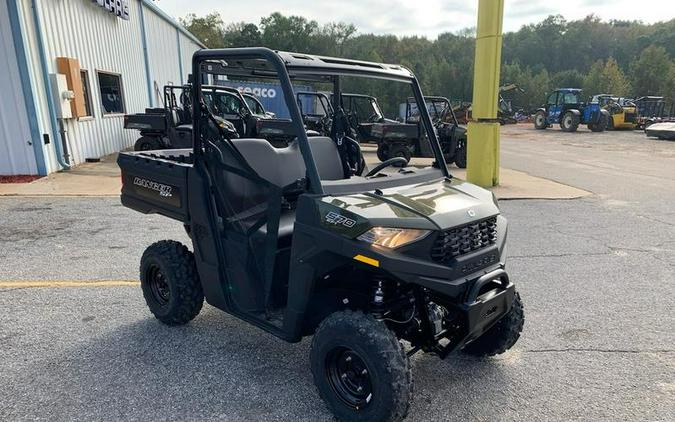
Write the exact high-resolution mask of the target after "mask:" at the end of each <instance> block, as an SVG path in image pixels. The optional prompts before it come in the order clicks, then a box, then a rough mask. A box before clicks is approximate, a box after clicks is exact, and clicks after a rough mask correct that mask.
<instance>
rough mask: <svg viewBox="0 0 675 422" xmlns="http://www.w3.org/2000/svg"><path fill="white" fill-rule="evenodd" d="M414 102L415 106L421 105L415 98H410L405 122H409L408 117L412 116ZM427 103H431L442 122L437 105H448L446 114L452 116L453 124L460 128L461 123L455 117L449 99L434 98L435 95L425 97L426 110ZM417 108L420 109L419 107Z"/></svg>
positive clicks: (407, 103)
mask: <svg viewBox="0 0 675 422" xmlns="http://www.w3.org/2000/svg"><path fill="white" fill-rule="evenodd" d="M413 102H414V103H415V104H419V103H417V101H415V98H414V97H408V99H407V100H406V107H405V109H406V111H405V114H406V119H405V120H406V121H408V117H409V116H411V115H412V103H413ZM427 102H430V103H432V104H433V105H434V110H435V111H436V115H437V116H439V117H440V118H441V120H442V119H443V116H442V115H441V114H439V113H438V110H437V109H436V105H435V103H446V104H447V105H448V107H447V108H446V113H448V114H450V116H452V123H453V124H454V125H455V126H459V122H458V121H457V116H456V115H455V110H453V109H452V103H451V102H450V100H449V99H447V98H446V97H439V96H434V95H429V96H425V97H424V104H425V107H424V108H426V103H427ZM417 107H418V109H419V105H418V106H417ZM427 111H428V110H427Z"/></svg>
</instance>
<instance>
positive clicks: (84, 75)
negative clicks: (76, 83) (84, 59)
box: [80, 70, 94, 117]
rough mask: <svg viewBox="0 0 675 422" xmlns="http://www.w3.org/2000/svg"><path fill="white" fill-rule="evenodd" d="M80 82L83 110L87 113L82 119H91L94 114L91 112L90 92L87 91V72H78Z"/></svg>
mask: <svg viewBox="0 0 675 422" xmlns="http://www.w3.org/2000/svg"><path fill="white" fill-rule="evenodd" d="M80 80H81V81H82V94H83V97H84V110H85V112H86V113H87V114H86V115H85V116H82V117H91V116H93V115H94V114H93V113H92V112H91V92H90V91H89V72H88V71H86V70H80Z"/></svg>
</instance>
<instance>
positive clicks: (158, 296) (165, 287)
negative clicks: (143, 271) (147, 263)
mask: <svg viewBox="0 0 675 422" xmlns="http://www.w3.org/2000/svg"><path fill="white" fill-rule="evenodd" d="M146 280H147V281H148V284H149V285H150V291H151V292H152V297H153V298H154V299H155V301H156V302H157V303H159V304H160V305H162V306H165V305H166V304H168V303H169V299H171V289H170V288H169V283H167V282H166V278H165V277H164V274H162V271H161V270H160V269H159V267H158V266H156V265H153V266H151V267H150V268H149V269H148V272H147V277H146Z"/></svg>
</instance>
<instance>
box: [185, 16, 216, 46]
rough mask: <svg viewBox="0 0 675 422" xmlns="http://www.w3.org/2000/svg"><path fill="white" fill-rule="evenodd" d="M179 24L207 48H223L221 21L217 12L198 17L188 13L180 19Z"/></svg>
mask: <svg viewBox="0 0 675 422" xmlns="http://www.w3.org/2000/svg"><path fill="white" fill-rule="evenodd" d="M179 20H180V23H181V25H183V26H184V27H185V29H187V30H188V31H190V32H191V33H192V34H193V35H194V36H195V37H197V38H198V39H199V40H201V42H203V43H204V44H205V45H206V46H207V47H208V48H222V47H225V40H224V34H225V31H224V29H223V19H222V17H221V16H220V14H219V13H218V12H213V13H209V14H208V15H206V16H203V17H198V16H197V15H195V14H194V13H190V14H188V15H187V16H185V17H184V18H180V19H179Z"/></svg>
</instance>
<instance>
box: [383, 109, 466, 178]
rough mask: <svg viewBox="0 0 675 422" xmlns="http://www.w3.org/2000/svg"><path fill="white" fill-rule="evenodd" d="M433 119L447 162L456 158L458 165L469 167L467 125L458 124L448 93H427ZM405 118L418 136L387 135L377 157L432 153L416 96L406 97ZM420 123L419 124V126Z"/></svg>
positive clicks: (384, 159)
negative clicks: (439, 94)
mask: <svg viewBox="0 0 675 422" xmlns="http://www.w3.org/2000/svg"><path fill="white" fill-rule="evenodd" d="M424 101H425V104H426V107H427V111H428V112H429V114H430V117H431V122H432V123H433V125H434V129H435V130H436V135H437V136H438V142H439V143H440V145H441V150H442V151H443V156H444V157H445V162H446V163H447V164H452V163H453V162H454V163H455V164H456V165H457V167H459V168H466V128H464V127H462V126H460V125H459V122H457V117H456V116H455V113H454V111H453V110H452V106H451V105H450V101H449V100H448V99H447V98H445V97H424ZM405 122H406V123H407V124H408V125H415V127H416V128H417V134H416V136H414V137H412V138H411V139H384V140H383V141H382V142H380V143H379V144H378V146H377V158H379V160H380V161H386V160H388V159H389V158H391V157H403V158H405V159H406V160H407V161H410V158H411V157H433V151H432V150H431V148H430V147H429V142H428V141H427V140H426V139H425V138H424V136H423V135H424V128H423V127H422V126H421V125H422V121H421V119H420V110H419V107H418V106H417V102H416V101H415V98H414V97H409V98H408V99H407V100H406V117H405ZM418 126H419V127H418Z"/></svg>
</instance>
